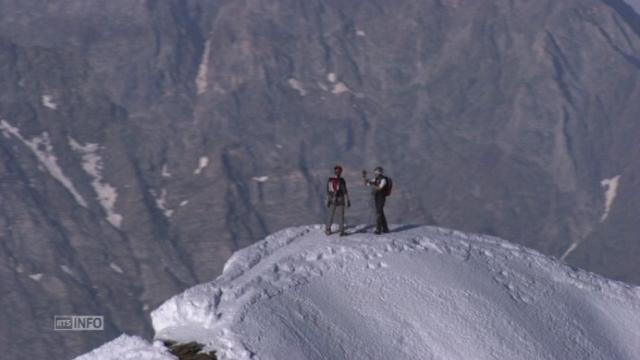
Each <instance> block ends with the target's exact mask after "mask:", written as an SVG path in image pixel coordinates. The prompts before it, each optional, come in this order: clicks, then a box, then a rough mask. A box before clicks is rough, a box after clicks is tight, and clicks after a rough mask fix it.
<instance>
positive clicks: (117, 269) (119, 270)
mask: <svg viewBox="0 0 640 360" xmlns="http://www.w3.org/2000/svg"><path fill="white" fill-rule="evenodd" d="M109 267H110V268H111V269H112V270H113V271H115V272H117V273H118V274H124V270H122V268H121V267H120V266H118V264H116V263H113V262H112V263H110V264H109Z"/></svg>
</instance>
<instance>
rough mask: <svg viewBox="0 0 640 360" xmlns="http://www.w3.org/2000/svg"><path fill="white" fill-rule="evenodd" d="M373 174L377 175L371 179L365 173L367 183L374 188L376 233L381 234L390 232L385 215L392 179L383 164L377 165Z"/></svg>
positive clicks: (372, 191)
mask: <svg viewBox="0 0 640 360" xmlns="http://www.w3.org/2000/svg"><path fill="white" fill-rule="evenodd" d="M373 174H374V176H375V177H374V178H373V180H369V179H367V178H366V173H363V175H364V183H365V185H367V186H371V188H372V190H371V193H372V194H373V199H374V201H375V205H376V230H375V231H374V234H376V235H379V234H381V233H388V232H389V226H388V225H387V218H386V217H385V216H384V203H385V201H386V199H387V196H389V194H390V193H391V179H389V178H388V177H386V176H384V169H382V167H381V166H378V167H376V168H375V169H374V170H373Z"/></svg>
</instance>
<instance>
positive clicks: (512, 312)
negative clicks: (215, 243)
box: [82, 225, 640, 360]
mask: <svg viewBox="0 0 640 360" xmlns="http://www.w3.org/2000/svg"><path fill="white" fill-rule="evenodd" d="M322 230H323V227H322V226H320V225H317V226H305V227H299V228H290V229H286V230H283V231H280V232H278V233H276V234H274V235H271V236H269V237H267V238H266V239H265V240H263V241H261V242H258V243H256V244H254V245H252V246H250V247H248V248H245V249H243V250H240V251H238V252H236V253H235V254H234V255H233V256H232V257H231V258H230V259H229V261H228V262H227V263H226V265H225V267H224V269H223V273H222V275H220V276H219V277H218V278H217V279H216V280H215V281H213V282H211V283H207V284H202V285H198V286H195V287H193V288H191V289H188V290H186V291H185V292H183V293H182V294H179V295H177V296H174V297H173V298H171V299H169V300H168V301H166V302H165V303H164V304H163V305H162V306H161V307H159V308H158V309H156V310H155V311H153V312H152V314H151V317H152V321H153V327H154V329H155V331H156V338H157V339H162V340H174V341H179V342H191V341H197V342H199V343H202V344H205V349H204V351H209V350H215V351H217V354H218V357H219V358H220V359H326V358H330V359H334V358H337V359H346V358H348V359H489V358H497V359H532V360H533V359H536V360H538V359H549V360H551V359H587V358H588V359H635V358H636V356H637V349H638V348H637V339H638V338H640V288H638V287H633V286H630V285H626V284H623V283H619V282H615V281H611V280H607V279H604V278H602V277H600V276H597V275H594V274H590V273H587V272H584V271H580V270H575V269H572V268H569V267H567V266H565V265H564V264H562V263H560V262H559V261H557V260H554V259H551V258H548V257H546V256H543V255H541V254H540V253H538V252H536V251H533V250H530V249H527V248H524V247H522V246H518V245H514V244H511V243H509V242H507V241H504V240H501V239H498V238H494V237H489V236H480V235H469V234H464V233H460V232H457V231H452V230H446V229H441V228H434V227H408V226H403V227H397V226H396V227H392V233H390V234H386V235H384V236H373V235H371V234H369V233H364V230H365V227H362V226H361V227H357V228H355V229H352V230H351V233H352V234H351V235H349V236H347V237H337V236H329V237H328V236H326V235H324V234H323V231H322ZM110 346H112V345H111V343H109V344H106V345H104V347H110ZM147 346H151V345H147ZM87 359H88V358H87ZM92 359H93V358H92ZM141 359H144V358H142V357H141ZM82 360H85V359H84V358H83V359H82Z"/></svg>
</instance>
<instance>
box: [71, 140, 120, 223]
mask: <svg viewBox="0 0 640 360" xmlns="http://www.w3.org/2000/svg"><path fill="white" fill-rule="evenodd" d="M68 140H69V146H71V149H73V150H74V151H75V152H76V153H78V154H79V155H80V156H81V157H82V169H84V171H85V172H86V173H87V174H88V175H89V176H91V178H92V180H91V186H92V187H93V190H94V191H95V193H96V199H97V200H98V203H100V205H101V206H102V208H103V209H104V211H105V213H106V214H107V216H106V220H107V221H108V222H109V223H111V225H113V226H115V227H117V228H120V226H121V225H122V215H120V214H118V213H116V211H115V204H116V200H117V199H118V192H117V190H116V188H115V187H113V186H112V185H110V184H108V183H106V182H104V180H103V178H102V170H103V168H104V165H103V161H102V158H101V157H100V155H98V151H100V146H99V145H98V144H93V143H87V144H85V145H82V144H80V143H79V142H77V141H76V140H74V139H73V138H71V137H68Z"/></svg>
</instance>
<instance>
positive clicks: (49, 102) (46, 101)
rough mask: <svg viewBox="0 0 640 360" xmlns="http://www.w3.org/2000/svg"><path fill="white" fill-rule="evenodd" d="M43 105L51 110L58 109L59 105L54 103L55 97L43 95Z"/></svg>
mask: <svg viewBox="0 0 640 360" xmlns="http://www.w3.org/2000/svg"><path fill="white" fill-rule="evenodd" d="M42 105H43V106H44V107H46V108H49V109H51V110H56V109H58V104H56V103H55V102H54V101H53V96H51V95H42Z"/></svg>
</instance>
